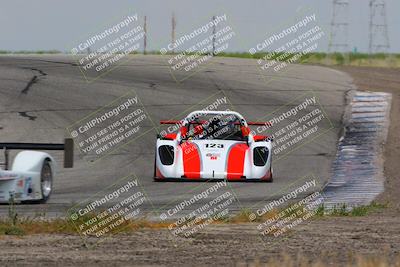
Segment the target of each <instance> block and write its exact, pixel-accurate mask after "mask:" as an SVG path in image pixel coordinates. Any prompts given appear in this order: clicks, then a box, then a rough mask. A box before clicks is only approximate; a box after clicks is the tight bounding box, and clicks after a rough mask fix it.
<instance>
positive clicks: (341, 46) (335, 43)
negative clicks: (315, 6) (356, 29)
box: [328, 0, 349, 53]
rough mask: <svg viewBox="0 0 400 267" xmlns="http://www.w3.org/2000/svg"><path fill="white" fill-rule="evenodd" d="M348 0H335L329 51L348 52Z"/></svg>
mask: <svg viewBox="0 0 400 267" xmlns="http://www.w3.org/2000/svg"><path fill="white" fill-rule="evenodd" d="M348 7H349V2H348V0H333V11H332V21H331V33H330V38H329V45H328V53H331V52H341V53H345V52H348V46H349V44H348V27H349V22H348V21H349V20H348Z"/></svg>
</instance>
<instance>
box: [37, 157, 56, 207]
mask: <svg viewBox="0 0 400 267" xmlns="http://www.w3.org/2000/svg"><path fill="white" fill-rule="evenodd" d="M40 190H41V193H42V198H41V199H40V201H39V202H40V203H46V202H47V200H49V198H50V195H51V193H52V191H53V170H52V169H51V164H50V159H45V160H44V161H43V165H42V171H41V172H40Z"/></svg>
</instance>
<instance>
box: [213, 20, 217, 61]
mask: <svg viewBox="0 0 400 267" xmlns="http://www.w3.org/2000/svg"><path fill="white" fill-rule="evenodd" d="M212 21H213V22H214V21H215V16H213V17H212ZM216 32H217V26H216V25H215V23H214V24H213V30H212V35H213V36H212V56H215V33H216Z"/></svg>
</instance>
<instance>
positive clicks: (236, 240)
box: [0, 67, 400, 266]
mask: <svg viewBox="0 0 400 267" xmlns="http://www.w3.org/2000/svg"><path fill="white" fill-rule="evenodd" d="M337 69H338V70H341V71H345V72H347V73H349V74H350V75H351V76H352V77H353V78H354V83H355V84H356V85H357V86H358V88H359V89H361V90H370V91H383V92H390V93H392V94H393V102H392V109H391V126H390V129H389V136H388V140H387V143H386V145H385V163H384V164H385V165H384V167H385V175H386V184H385V190H386V191H385V193H383V194H382V195H381V196H380V197H379V201H382V202H388V203H389V208H387V209H384V210H379V211H377V212H374V213H373V214H371V215H368V216H364V217H328V218H322V219H321V218H320V219H315V220H311V221H308V222H305V223H303V224H300V225H299V226H297V227H295V228H294V230H292V231H291V232H290V233H289V234H288V235H285V236H284V237H273V236H268V237H262V236H261V235H260V233H259V232H258V231H257V227H256V226H257V225H256V224H232V225H214V226H211V227H208V228H206V229H205V230H202V231H201V232H199V233H197V234H195V235H193V236H192V237H190V238H177V237H174V236H173V235H172V234H171V233H170V232H169V231H168V230H138V231H137V232H135V233H132V234H120V235H117V236H112V237H109V238H107V239H104V240H102V242H100V243H97V244H96V245H95V243H96V242H98V241H99V240H98V239H95V238H93V239H89V240H88V243H89V244H91V245H94V246H89V247H87V246H85V245H84V243H83V241H82V239H81V238H80V237H79V236H78V235H30V236H24V237H12V236H1V237H0V248H1V249H0V265H1V266H4V265H6V266H14V265H18V266H24V265H40V266H54V265H62V266H76V265H84V266H132V265H141V266H143V265H145V266H152V265H157V266H159V265H163V266H177V265H178V266H179V265H182V266H205V265H236V264H238V263H244V264H246V263H250V264H254V262H255V261H256V262H257V261H259V262H268V261H269V260H270V259H273V258H276V257H279V256H280V255H282V254H285V255H289V256H291V257H294V258H296V257H297V256H298V255H303V257H304V258H305V260H302V261H303V262H304V261H305V262H315V261H322V262H324V263H326V264H329V265H330V266H340V265H343V264H345V263H347V262H352V261H353V259H354V257H355V255H358V254H360V255H363V256H368V255H370V256H379V257H385V258H388V259H390V260H393V259H395V258H397V257H399V256H400V254H399V251H400V245H399V244H400V224H399V220H400V204H399V203H400V194H398V191H399V189H398V188H400V179H399V173H400V164H399V162H400V152H399V151H400V150H399V148H400V135H399V133H400V120H399V113H400V112H399V111H400V110H399V109H400V108H399V103H400V88H399V86H400V69H387V68H385V69H380V68H370V67H366V68H363V67H340V68H337ZM369 266H374V265H369Z"/></svg>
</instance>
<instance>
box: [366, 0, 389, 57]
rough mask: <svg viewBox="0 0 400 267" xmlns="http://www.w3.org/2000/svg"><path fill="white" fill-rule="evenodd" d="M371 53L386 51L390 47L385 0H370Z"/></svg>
mask: <svg viewBox="0 0 400 267" xmlns="http://www.w3.org/2000/svg"><path fill="white" fill-rule="evenodd" d="M369 10H370V17H369V53H370V54H372V53H386V52H387V51H388V49H389V35H388V29H387V28H388V27H387V22H386V4H385V1H384V0H370V2H369Z"/></svg>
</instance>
